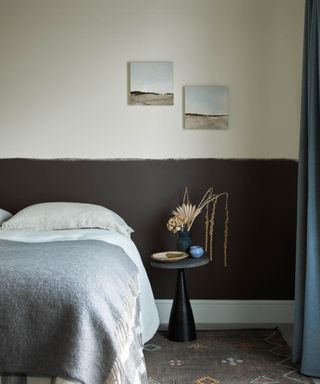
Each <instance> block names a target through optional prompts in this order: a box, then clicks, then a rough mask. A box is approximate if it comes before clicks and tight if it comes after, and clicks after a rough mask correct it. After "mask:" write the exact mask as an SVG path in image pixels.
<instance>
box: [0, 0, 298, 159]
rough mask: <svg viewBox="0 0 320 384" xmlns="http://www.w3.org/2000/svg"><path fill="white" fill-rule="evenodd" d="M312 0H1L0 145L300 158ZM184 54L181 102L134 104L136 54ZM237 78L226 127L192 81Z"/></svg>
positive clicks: (41, 154)
mask: <svg viewBox="0 0 320 384" xmlns="http://www.w3.org/2000/svg"><path fill="white" fill-rule="evenodd" d="M303 14H304V0H161V1H159V0H157V1H154V0H135V1H132V0H0V55H1V59H0V134H1V136H0V157H2V158H5V157H36V158H57V157H78V158H169V157H170V158H172V157H174V158H196V157H216V158H230V157H231V158H238V157H239V158H293V159H295V158H297V156H298V141H299V115H300V82H301V61H302V40H303ZM130 61H173V62H174V91H175V103H174V106H173V107H170V106H166V107H165V106H155V107H150V106H149V107H142V106H129V105H128V103H127V63H128V62H130ZM207 84H213V85H215V84H217V85H227V86H228V87H229V92H230V124H229V129H228V130H227V131H214V130H210V131H208V130H201V131H195V130H184V129H183V128H182V127H183V120H182V118H183V109H182V102H183V101H182V87H183V86H184V85H207Z"/></svg>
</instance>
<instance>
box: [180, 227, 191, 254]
mask: <svg viewBox="0 0 320 384" xmlns="http://www.w3.org/2000/svg"><path fill="white" fill-rule="evenodd" d="M191 244H192V242H191V238H190V232H188V231H180V232H178V241H177V249H178V251H182V252H187V251H188V250H189V248H190V246H191Z"/></svg>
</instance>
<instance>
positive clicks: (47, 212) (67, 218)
mask: <svg viewBox="0 0 320 384" xmlns="http://www.w3.org/2000/svg"><path fill="white" fill-rule="evenodd" d="M77 228H78V229H79V228H103V229H109V230H114V231H117V232H119V233H121V234H122V235H125V236H127V237H130V234H131V233H132V232H134V231H133V229H132V228H130V227H129V226H128V225H127V224H126V222H125V221H124V220H123V219H122V218H121V217H120V216H119V215H117V214H116V213H115V212H113V211H111V210H109V209H107V208H105V207H102V206H100V205H95V204H84V203H41V204H35V205H31V206H29V207H27V208H24V209H22V210H21V211H20V212H18V213H17V214H16V215H14V216H13V217H12V218H11V219H9V220H7V221H6V222H4V223H3V224H2V229H29V230H50V229H77Z"/></svg>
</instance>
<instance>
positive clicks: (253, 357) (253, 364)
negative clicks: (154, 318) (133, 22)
mask: <svg viewBox="0 0 320 384" xmlns="http://www.w3.org/2000/svg"><path fill="white" fill-rule="evenodd" d="M282 332H283V333H284V334H285V335H286V337H287V338H288V337H290V327H289V326H288V327H282ZM166 335H167V333H166V332H158V333H157V334H156V335H155V337H154V338H153V339H152V340H151V341H150V342H148V343H147V344H146V345H145V348H144V349H145V358H146V365H147V371H148V377H149V384H191V383H192V384H217V383H220V384H222V383H223V384H248V383H255V384H258V383H260V384H261V383H282V384H284V383H286V384H288V383H290V382H292V383H294V382H295V383H305V384H307V383H312V380H311V378H309V377H306V376H301V375H300V374H299V372H298V370H299V366H298V365H296V364H293V363H291V360H290V356H291V350H290V348H289V347H288V344H287V342H286V341H285V340H284V338H283V336H282V334H281V332H280V331H279V330H278V329H277V328H273V329H270V328H269V329H257V328H256V329H227V330H226V329H219V330H214V331H212V330H211V331H198V338H197V340H196V341H191V342H184V343H175V342H171V341H169V340H167V338H166Z"/></svg>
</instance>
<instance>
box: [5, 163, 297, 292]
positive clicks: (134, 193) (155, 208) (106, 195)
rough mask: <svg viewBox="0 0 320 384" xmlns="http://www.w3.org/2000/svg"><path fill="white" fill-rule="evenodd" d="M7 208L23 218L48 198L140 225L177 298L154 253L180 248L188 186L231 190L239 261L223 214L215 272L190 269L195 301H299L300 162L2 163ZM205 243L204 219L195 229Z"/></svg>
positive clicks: (159, 284)
mask: <svg viewBox="0 0 320 384" xmlns="http://www.w3.org/2000/svg"><path fill="white" fill-rule="evenodd" d="M0 174H1V185H0V207H1V208H4V209H7V210H9V211H12V212H16V211H18V210H20V209H22V208H24V207H26V206H28V205H30V204H34V203H39V202H45V201H77V202H88V203H96V204H101V205H104V206H106V207H108V208H110V209H112V210H114V211H116V212H118V213H119V214H120V215H121V216H122V217H123V218H124V219H125V220H126V221H127V222H128V224H129V225H130V226H132V227H133V228H134V229H135V234H134V235H133V240H134V241H135V243H136V244H137V247H138V249H139V251H140V253H141V256H142V258H143V261H144V263H145V266H146V268H147V271H148V274H149V277H150V280H151V283H152V286H153V290H154V293H155V296H156V298H171V297H172V292H173V291H174V284H175V272H174V271H164V270H157V269H153V268H151V267H149V263H148V261H149V255H150V254H151V253H152V252H156V251H162V250H168V249H175V241H176V237H175V236H174V235H172V234H171V233H169V232H168V231H167V230H166V221H167V219H168V217H169V216H170V212H171V210H172V209H173V208H175V207H176V206H177V205H178V203H179V202H180V199H181V198H182V195H183V192H184V188H185V186H188V187H189V191H190V195H191V199H192V200H193V201H194V202H198V201H199V199H200V198H201V197H202V194H203V193H204V191H205V190H206V189H207V188H208V187H209V186H213V187H214V189H215V191H216V192H217V193H218V192H222V191H227V192H229V193H230V207H229V214H230V223H229V242H228V245H229V247H228V254H229V265H228V267H227V268H225V267H224V266H223V208H222V206H221V208H220V209H219V211H218V213H217V225H216V232H215V243H214V253H215V258H214V261H213V262H212V263H210V264H209V265H208V266H206V267H203V268H199V269H195V270H190V271H188V272H187V278H188V280H189V294H190V297H191V298H194V299H292V298H293V284H294V253H295V226H296V219H295V216H296V182H297V163H296V162H295V161H291V160H226V159H219V160H218V159H189V160H29V159H1V160H0ZM192 238H193V241H194V243H196V244H202V245H203V242H204V226H203V219H202V218H200V219H198V220H197V222H196V225H195V226H194V228H193V229H192Z"/></svg>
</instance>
